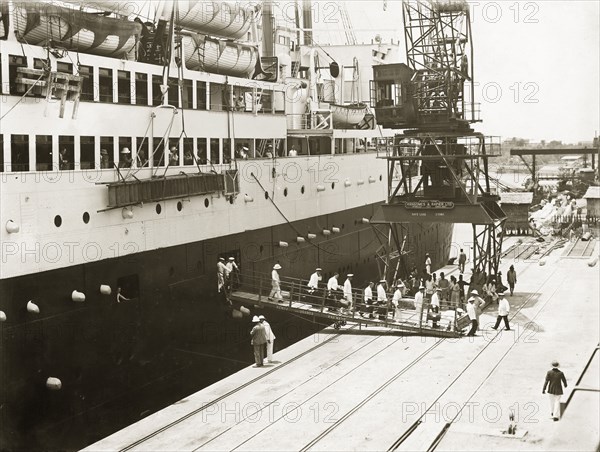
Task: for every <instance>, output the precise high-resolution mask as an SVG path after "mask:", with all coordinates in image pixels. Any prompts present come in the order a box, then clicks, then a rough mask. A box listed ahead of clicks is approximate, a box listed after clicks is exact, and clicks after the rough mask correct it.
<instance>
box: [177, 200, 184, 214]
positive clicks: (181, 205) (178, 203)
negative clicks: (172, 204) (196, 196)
mask: <svg viewBox="0 0 600 452" xmlns="http://www.w3.org/2000/svg"><path fill="white" fill-rule="evenodd" d="M182 209H183V203H182V202H181V201H177V211H178V212H181V210H182Z"/></svg>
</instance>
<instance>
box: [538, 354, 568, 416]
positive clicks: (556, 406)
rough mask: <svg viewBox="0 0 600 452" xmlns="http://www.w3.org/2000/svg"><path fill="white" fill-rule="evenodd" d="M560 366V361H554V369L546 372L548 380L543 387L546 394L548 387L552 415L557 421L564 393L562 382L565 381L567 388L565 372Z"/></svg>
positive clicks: (543, 392)
mask: <svg viewBox="0 0 600 452" xmlns="http://www.w3.org/2000/svg"><path fill="white" fill-rule="evenodd" d="M558 366H559V364H558V361H552V369H551V370H549V371H548V373H546V380H545V381H544V388H543V389H542V394H545V393H546V388H548V397H549V398H550V410H551V411H552V413H551V416H552V419H554V420H555V421H558V420H559V419H560V397H561V396H562V394H563V390H562V384H563V383H564V385H565V388H566V387H567V379H566V378H565V374H563V373H562V371H560V370H559V369H558Z"/></svg>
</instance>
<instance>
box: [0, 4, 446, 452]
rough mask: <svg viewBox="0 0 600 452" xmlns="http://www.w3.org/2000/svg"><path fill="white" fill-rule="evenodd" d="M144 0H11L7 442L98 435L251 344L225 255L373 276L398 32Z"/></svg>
mask: <svg viewBox="0 0 600 452" xmlns="http://www.w3.org/2000/svg"><path fill="white" fill-rule="evenodd" d="M150 4H151V6H152V8H153V13H154V14H155V17H152V18H150V17H148V14H142V11H141V10H137V4H135V3H122V4H121V3H117V2H106V1H99V2H92V3H87V4H79V3H78V2H35V3H34V2H22V3H20V2H2V3H1V9H0V13H1V19H0V39H1V40H0V54H1V55H0V60H1V64H0V82H1V87H2V104H1V106H0V117H1V119H0V171H1V174H0V177H1V178H2V183H1V185H0V194H1V200H2V201H1V207H0V239H1V242H2V243H1V246H2V262H1V268H0V311H1V312H0V332H1V335H0V359H1V367H0V372H1V377H0V378H1V388H0V391H1V393H0V416H1V420H0V429H1V431H0V438H1V444H0V449H19V448H21V449H31V448H43V449H56V448H61V449H64V448H73V447H81V446H84V445H86V444H88V443H91V442H93V441H94V440H97V439H99V438H100V437H101V436H104V435H106V434H108V433H111V431H115V430H117V429H118V428H121V427H123V426H124V425H126V424H127V423H130V422H132V421H134V420H136V419H138V418H139V416H140V415H142V416H143V415H144V414H146V413H148V412H150V411H151V410H155V409H158V408H160V407H161V406H159V405H160V403H162V402H161V401H163V400H164V401H165V402H164V403H165V404H166V403H172V402H173V401H175V400H178V398H180V397H182V396H184V395H186V393H185V391H189V392H192V391H193V390H197V389H199V388H200V387H202V385H207V384H209V383H211V382H213V381H215V380H217V379H219V378H222V377H223V376H225V375H227V374H229V373H231V372H234V371H235V370H237V369H239V368H240V367H243V366H245V365H247V364H249V363H250V362H251V352H250V349H249V348H248V345H247V343H248V338H247V327H248V319H247V318H245V317H244V318H241V319H239V318H237V316H235V315H233V312H232V310H231V308H230V307H229V306H227V304H226V303H224V302H223V300H222V299H221V298H219V297H218V296H216V294H217V276H216V263H217V261H218V259H219V258H220V257H224V258H229V257H234V258H235V260H236V262H237V264H238V266H239V267H240V269H241V274H242V275H243V274H245V273H250V272H252V273H257V272H263V273H266V272H268V271H269V270H270V269H271V267H272V266H273V264H274V263H279V264H280V265H281V266H282V268H283V270H282V271H281V273H282V274H283V275H288V276H294V277H299V278H306V277H308V275H309V274H310V273H311V272H312V271H313V269H314V268H315V267H317V266H319V267H322V268H323V269H324V270H325V273H331V272H333V271H339V272H341V273H343V272H350V271H351V272H353V273H354V274H356V275H357V277H356V281H357V282H361V281H363V282H364V281H367V280H368V279H369V278H372V277H376V276H377V275H376V273H377V266H376V264H375V255H376V253H377V250H378V248H379V247H380V246H381V244H380V243H379V242H378V241H377V239H376V234H375V233H374V231H373V227H372V226H371V225H370V224H369V218H370V217H371V216H372V215H373V212H374V210H375V209H376V207H377V206H378V205H379V204H381V203H382V202H383V201H384V200H385V197H386V190H387V187H386V180H387V178H386V174H385V173H386V162H385V160H381V159H377V158H376V153H375V152H374V151H375V150H376V147H377V144H378V142H379V140H381V139H382V138H385V137H386V136H392V135H393V132H392V131H386V130H384V129H382V128H381V127H380V126H378V125H377V124H376V122H375V119H374V116H373V115H372V114H370V113H369V112H370V109H369V108H368V107H367V101H368V99H369V92H368V83H365V81H366V82H368V78H369V75H368V74H369V73H370V71H371V66H372V65H373V64H381V63H383V58H382V56H385V52H386V51H392V50H396V51H397V50H398V45H396V46H395V47H394V45H389V46H387V47H386V46H384V45H382V43H380V42H377V43H375V44H366V45H357V46H337V47H336V48H334V47H332V48H330V49H328V51H327V52H325V51H324V49H323V48H321V47H319V46H318V45H317V44H316V43H314V42H313V40H312V37H311V36H310V32H307V31H303V32H302V33H301V32H300V31H298V30H300V29H301V28H300V23H299V20H300V17H301V18H302V20H303V21H304V28H305V29H310V27H309V26H306V24H307V23H310V14H309V13H308V12H307V10H305V11H304V12H303V11H301V10H300V11H298V10H296V14H295V18H293V20H291V23H290V20H288V21H287V22H286V21H285V20H281V14H279V13H278V11H277V8H276V7H275V5H274V4H271V3H270V2H264V3H263V4H262V5H258V6H257V5H252V6H251V5H250V4H248V5H244V4H240V3H227V2H206V1H199V2H198V1H196V2H195V1H180V2H156V3H155V2H150ZM308 11H309V10H308ZM276 19H277V20H276ZM307 21H308V22H307ZM392 53H393V52H392ZM331 55H335V59H336V60H337V61H336V62H335V63H332V62H331V61H330V59H332V57H331ZM357 55H358V57H357V58H355V57H356V56H357ZM388 60H389V59H388ZM388 60H386V62H387V61H388ZM392 62H393V59H392ZM359 64H360V68H359V67H358V66H359ZM340 66H341V67H340ZM361 74H362V75H361ZM360 77H362V82H360V81H359V78H360ZM354 82H356V83H357V86H358V89H357V90H356V91H354V92H356V93H357V94H356V95H355V96H354V95H353V96H346V98H345V96H344V91H346V93H348V92H349V90H348V89H346V90H345V87H346V88H347V87H348V85H349V83H354ZM344 109H346V111H344ZM333 113H335V114H336V115H337V117H340V118H342V119H341V120H338V121H335V120H334V117H333ZM357 114H360V117H356V116H357ZM342 127H345V128H342ZM409 231H410V232H409V234H408V236H407V247H406V249H407V250H409V254H407V257H408V260H409V262H410V264H411V265H419V263H421V262H422V261H423V259H424V257H423V256H424V255H425V252H429V253H430V255H431V256H432V258H434V260H435V264H442V263H445V261H446V259H447V257H448V254H449V248H450V240H451V232H452V229H451V225H446V224H435V225H423V224H419V225H412V226H410V227H409ZM279 320H280V322H279V325H280V328H284V327H285V328H288V330H287V332H288V333H289V331H290V330H291V329H292V326H293V322H297V323H299V324H303V323H302V322H305V323H306V321H303V320H301V319H291V320H290V319H285V318H280V319H279ZM275 324H277V322H275ZM318 327H319V326H318V325H313V326H312V328H318ZM301 334H302V333H301V332H300V333H298V334H297V335H294V334H291V335H289V337H288V339H287V341H288V342H293V341H294V340H298V339H300V336H299V335H301ZM306 334H308V332H307V333H306ZM282 343H285V340H284V341H283V342H282ZM192 362H193V363H194V364H193V365H190V363H192ZM190 366H191V367H190ZM186 369H187V371H188V376H189V377H190V378H189V379H190V380H193V381H192V383H191V384H190V386H185V387H181V386H180V385H179V384H177V383H173V384H170V382H171V380H169V378H170V376H171V375H172V374H173V373H179V374H182V373H184V374H185V372H186ZM165 382H166V383H165ZM165 387H167V389H170V391H169V394H167V395H165V394H162V397H157V401H154V402H150V401H149V400H148V398H147V394H148V393H149V392H150V393H154V394H156V393H157V392H162V391H166V389H165ZM140 388H147V392H145V393H140ZM136 394H137V395H138V396H139V397H138V398H136ZM140 398H142V399H143V400H140ZM98 413H101V414H98ZM132 413H135V414H132ZM136 416H137V417H136Z"/></svg>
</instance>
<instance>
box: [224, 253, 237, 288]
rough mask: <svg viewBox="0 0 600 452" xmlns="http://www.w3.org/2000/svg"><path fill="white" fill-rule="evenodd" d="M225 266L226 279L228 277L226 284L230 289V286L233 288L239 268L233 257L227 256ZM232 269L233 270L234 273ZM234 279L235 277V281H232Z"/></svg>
mask: <svg viewBox="0 0 600 452" xmlns="http://www.w3.org/2000/svg"><path fill="white" fill-rule="evenodd" d="M225 267H226V268H227V279H228V281H226V282H227V283H228V286H229V288H230V289H231V288H233V285H234V282H235V283H237V277H238V273H239V271H240V268H239V267H238V266H237V264H236V263H235V258H234V257H230V258H229V260H228V261H227V263H226V264H225ZM234 270H235V273H234ZM234 279H235V281H234Z"/></svg>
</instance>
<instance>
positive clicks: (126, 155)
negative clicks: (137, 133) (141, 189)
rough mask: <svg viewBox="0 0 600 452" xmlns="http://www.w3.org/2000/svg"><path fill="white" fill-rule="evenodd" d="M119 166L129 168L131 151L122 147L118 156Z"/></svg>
mask: <svg viewBox="0 0 600 452" xmlns="http://www.w3.org/2000/svg"><path fill="white" fill-rule="evenodd" d="M119 168H131V151H130V150H129V149H128V148H123V150H122V151H121V155H120V157H119Z"/></svg>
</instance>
